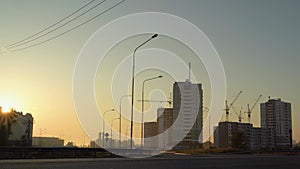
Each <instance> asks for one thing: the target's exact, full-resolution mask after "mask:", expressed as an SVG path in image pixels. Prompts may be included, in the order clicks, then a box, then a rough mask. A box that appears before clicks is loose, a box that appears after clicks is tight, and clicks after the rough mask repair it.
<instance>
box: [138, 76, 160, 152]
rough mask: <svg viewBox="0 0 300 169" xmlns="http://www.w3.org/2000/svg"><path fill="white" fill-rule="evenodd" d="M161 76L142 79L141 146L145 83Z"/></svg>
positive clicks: (142, 141) (142, 139)
mask: <svg viewBox="0 0 300 169" xmlns="http://www.w3.org/2000/svg"><path fill="white" fill-rule="evenodd" d="M162 77H163V76H162V75H160V76H156V77H152V78H148V79H145V80H144V81H143V86H142V121H141V125H142V126H141V147H142V148H143V143H144V101H145V94H144V93H145V83H146V82H148V81H151V80H154V79H160V78H162Z"/></svg>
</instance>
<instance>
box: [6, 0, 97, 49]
mask: <svg viewBox="0 0 300 169" xmlns="http://www.w3.org/2000/svg"><path fill="white" fill-rule="evenodd" d="M94 1H95V0H92V1H90V2H88V3H87V4H85V5H84V6H82V7H80V8H79V9H77V10H76V11H74V12H72V13H71V14H69V15H67V16H65V17H64V18H62V19H61V20H59V21H57V22H56V23H54V24H52V25H50V26H48V27H47V28H45V29H43V30H41V31H39V32H37V33H35V34H33V35H31V36H29V37H27V38H24V39H22V40H20V41H17V42H15V43H12V44H10V45H7V46H5V48H10V47H11V46H15V45H17V44H19V43H21V42H24V41H26V40H28V39H31V38H33V37H35V36H36V35H38V34H41V33H42V32H45V31H46V30H48V29H50V28H52V27H54V26H56V25H57V24H59V23H61V22H63V21H64V20H66V19H68V18H70V17H71V16H73V15H74V14H76V13H77V12H79V11H81V10H82V9H84V8H85V7H87V6H88V5H90V4H91V3H93V2H94Z"/></svg>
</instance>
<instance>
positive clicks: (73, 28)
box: [11, 0, 126, 52]
mask: <svg viewBox="0 0 300 169" xmlns="http://www.w3.org/2000/svg"><path fill="white" fill-rule="evenodd" d="M125 1H126V0H122V1H120V2H118V3H116V4H115V5H113V6H111V7H109V8H108V9H106V10H104V11H103V12H101V13H99V14H98V15H96V16H94V17H92V18H90V19H88V20H86V21H85V22H82V23H81V24H79V25H77V26H74V27H72V28H71V29H68V30H67V31H65V32H62V33H60V34H58V35H56V36H54V37H52V38H49V39H46V40H44V41H41V42H39V43H35V44H32V45H29V46H26V47H23V48H19V49H15V50H11V52H17V51H21V50H24V49H28V48H32V47H35V46H38V45H41V44H44V43H46V42H49V41H51V40H54V39H57V38H59V37H60V36H63V35H65V34H67V33H69V32H71V31H73V30H75V29H77V28H79V27H81V26H83V25H85V24H87V23H88V22H90V21H92V20H94V19H96V18H98V17H99V16H101V15H103V14H105V13H107V12H108V11H110V10H112V9H113V8H115V7H117V6H119V5H120V4H122V3H123V2H125Z"/></svg>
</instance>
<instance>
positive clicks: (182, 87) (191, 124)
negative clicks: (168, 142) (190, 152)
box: [172, 80, 203, 149]
mask: <svg viewBox="0 0 300 169" xmlns="http://www.w3.org/2000/svg"><path fill="white" fill-rule="evenodd" d="M202 97H203V93H202V85H201V84H193V83H191V82H190V81H189V80H186V81H185V82H175V83H174V84H173V103H174V104H173V112H174V115H173V121H174V123H176V122H175V121H176V119H177V117H179V115H180V114H181V117H180V118H178V124H179V125H178V127H176V128H175V129H174V131H173V132H172V133H173V136H172V139H173V142H175V143H176V142H179V144H177V146H175V147H174V149H193V148H198V147H200V146H199V145H200V143H202V138H201V137H200V132H201V131H202V127H203V98H202ZM180 136H185V137H184V138H183V139H181V138H180Z"/></svg>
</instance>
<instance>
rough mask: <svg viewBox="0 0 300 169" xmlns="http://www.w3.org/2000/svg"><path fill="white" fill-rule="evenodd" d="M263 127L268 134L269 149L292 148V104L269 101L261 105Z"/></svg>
mask: <svg viewBox="0 0 300 169" xmlns="http://www.w3.org/2000/svg"><path fill="white" fill-rule="evenodd" d="M260 112H261V127H262V128H264V129H266V130H267V132H268V147H269V148H271V149H273V148H275V149H288V148H290V147H292V115H291V114H292V110H291V103H287V102H283V101H281V100H280V99H277V100H276V99H269V100H268V101H267V102H265V103H261V104H260Z"/></svg>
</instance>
